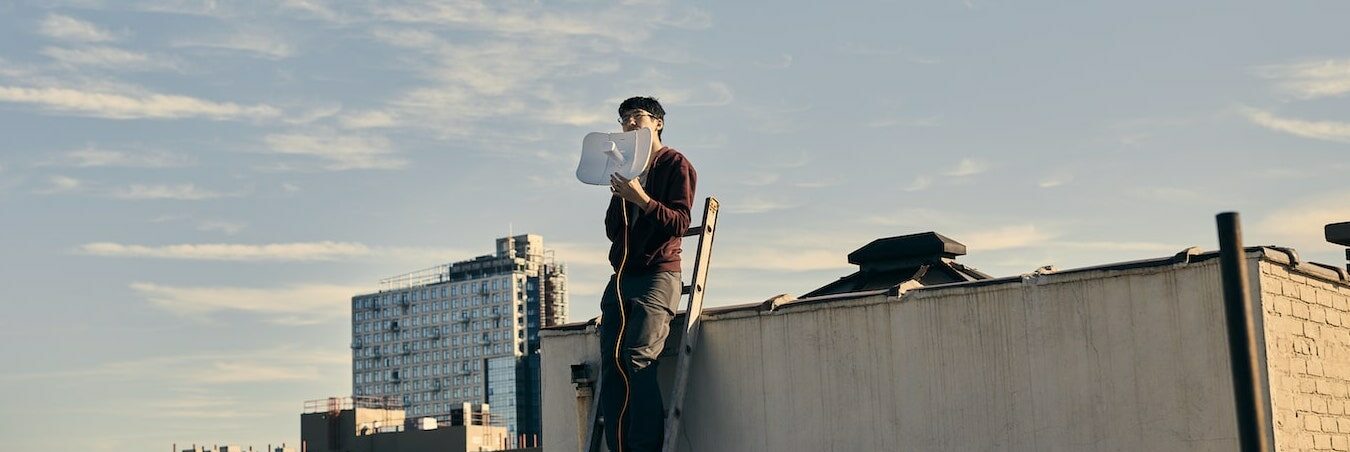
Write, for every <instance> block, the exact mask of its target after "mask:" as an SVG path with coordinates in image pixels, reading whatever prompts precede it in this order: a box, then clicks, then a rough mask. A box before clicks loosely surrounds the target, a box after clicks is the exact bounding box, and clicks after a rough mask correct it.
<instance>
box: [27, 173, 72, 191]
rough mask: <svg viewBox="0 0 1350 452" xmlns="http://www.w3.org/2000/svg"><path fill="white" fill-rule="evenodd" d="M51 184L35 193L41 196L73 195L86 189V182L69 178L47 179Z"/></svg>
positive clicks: (53, 177) (54, 177) (56, 177)
mask: <svg viewBox="0 0 1350 452" xmlns="http://www.w3.org/2000/svg"><path fill="white" fill-rule="evenodd" d="M47 180H48V182H49V184H50V185H48V186H47V187H46V188H42V189H39V190H37V191H35V192H34V193H37V194H40V195H56V194H62V193H73V192H77V191H80V189H81V188H83V187H84V182H82V181H80V180H79V179H76V178H73V177H68V176H59V175H58V176H52V177H50V178H48V179H47Z"/></svg>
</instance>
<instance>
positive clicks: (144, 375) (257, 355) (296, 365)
mask: <svg viewBox="0 0 1350 452" xmlns="http://www.w3.org/2000/svg"><path fill="white" fill-rule="evenodd" d="M150 286H154V285H150ZM133 290H134V289H133ZM355 293H356V292H353V293H352V294H355ZM350 299H351V294H349V295H347V297H346V298H345V299H344V300H343V301H344V305H345V301H346V300H350ZM350 359H351V356H350V354H349V353H346V352H343V351H334V350H331V349H302V348H298V347H294V346H281V347H272V348H264V349H249V350H238V351H229V352H214V353H213V352H198V353H193V354H190V355H166V356H150V357H145V358H138V359H131V360H122V361H113V362H108V363H103V364H98V365H96V366H92V367H89V368H83V369H71V370H61V371H54V372H53V371H46V372H30V373H11V374H5V375H0V380H8V381H29V380H37V379H90V378H93V379H99V380H146V379H152V378H156V377H160V376H163V375H164V369H178V370H179V372H178V373H176V375H177V376H178V378H175V379H174V380H175V381H188V382H193V383H212V384H225V383H236V382H239V381H240V380H241V379H242V380H248V381H251V382H255V383H257V382H264V381H293V380H296V378H293V376H294V375H295V374H297V373H303V374H308V373H309V372H310V369H315V368H323V369H332V368H341V367H342V366H345V365H349V364H350ZM229 366H234V367H242V368H253V367H255V366H256V367H262V368H266V369H269V370H265V371H263V372H259V373H257V374H254V375H266V374H270V375H273V376H277V377H279V379H277V380H269V379H267V378H240V377H239V376H238V374H235V375H234V376H231V377H228V378H219V379H216V378H211V377H210V375H208V374H209V373H211V372H214V371H215V369H216V368H218V367H229ZM277 367H284V368H291V369H294V371H293V372H287V373H285V374H278V373H277V372H275V369H276V368H277ZM164 403H165V404H166V405H165V407H166V408H173V407H179V408H189V407H192V406H197V405H217V404H218V403H213V402H208V401H183V402H164Z"/></svg>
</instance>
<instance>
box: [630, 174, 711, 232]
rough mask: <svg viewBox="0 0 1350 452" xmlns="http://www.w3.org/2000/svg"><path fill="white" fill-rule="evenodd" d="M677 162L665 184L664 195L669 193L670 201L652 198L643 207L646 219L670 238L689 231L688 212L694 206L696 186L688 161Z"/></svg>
mask: <svg viewBox="0 0 1350 452" xmlns="http://www.w3.org/2000/svg"><path fill="white" fill-rule="evenodd" d="M679 162H680V164H679V166H678V167H676V169H675V171H674V174H671V178H670V180H669V181H668V182H667V183H668V184H669V185H668V187H669V188H668V189H667V190H666V193H670V199H666V200H658V199H656V198H652V199H651V201H649V202H648V203H647V205H645V206H643V210H644V211H646V215H647V216H648V218H649V219H651V220H652V221H653V222H655V223H656V224H657V226H658V229H660V230H661V231H662V232H664V233H666V234H669V235H670V236H671V237H682V236H684V233H685V232H686V231H688V230H689V211H690V209H691V208H692V206H693V204H694V189H695V186H696V185H697V184H698V173H697V172H695V171H694V167H693V166H692V165H690V164H689V161H688V160H683V159H681V160H680V161H679Z"/></svg>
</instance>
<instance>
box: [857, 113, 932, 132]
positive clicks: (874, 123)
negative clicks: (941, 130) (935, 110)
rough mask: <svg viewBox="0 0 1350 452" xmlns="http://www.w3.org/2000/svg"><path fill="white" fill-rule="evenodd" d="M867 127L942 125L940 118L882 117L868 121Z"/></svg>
mask: <svg viewBox="0 0 1350 452" xmlns="http://www.w3.org/2000/svg"><path fill="white" fill-rule="evenodd" d="M866 125H867V127H871V128H878V129H881V128H890V127H914V128H926V127H938V126H941V125H942V117H941V116H929V117H925V118H903V117H894V116H893V117H884V118H877V119H873V120H871V121H869V122H868V123H867V124H866Z"/></svg>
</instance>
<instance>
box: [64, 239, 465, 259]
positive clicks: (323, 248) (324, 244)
mask: <svg viewBox="0 0 1350 452" xmlns="http://www.w3.org/2000/svg"><path fill="white" fill-rule="evenodd" d="M75 252H76V253H79V254H85V255H90V256H101V257H130V258H153V259H181V260H200V261H235V262H317V261H343V260H355V259H363V258H377V259H386V260H388V259H394V260H399V261H406V262H418V263H426V262H441V263H443V262H449V261H452V260H454V259H456V258H463V257H464V256H471V255H472V254H471V253H470V252H466V251H463V250H457V249H451V248H436V247H397V246H385V247H372V246H367V245H365V244H362V243H358V242H335V241H318V242H291V243H268V244H240V243H183V244H176V245H137V244H123V243H114V242H94V243H87V244H84V245H81V246H80V247H79V248H77V249H76V250H75Z"/></svg>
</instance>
